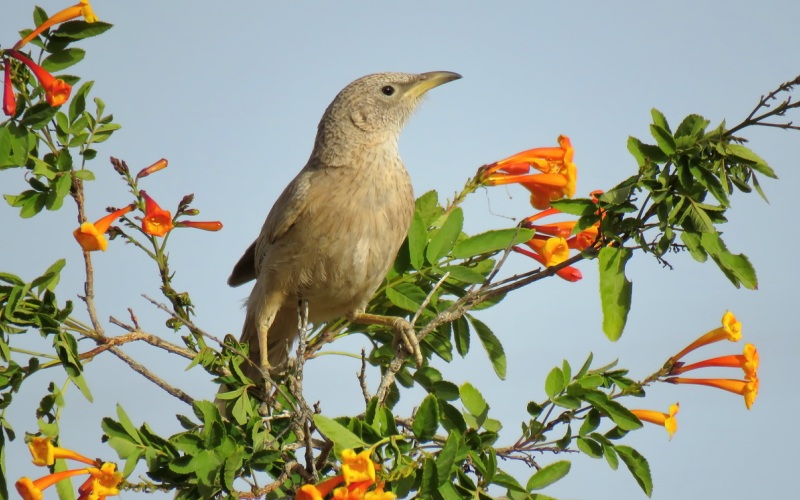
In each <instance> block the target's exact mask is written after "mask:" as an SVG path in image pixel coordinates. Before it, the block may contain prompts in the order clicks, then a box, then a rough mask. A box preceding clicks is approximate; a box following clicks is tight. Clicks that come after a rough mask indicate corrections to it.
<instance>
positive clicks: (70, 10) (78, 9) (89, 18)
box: [14, 0, 97, 50]
mask: <svg viewBox="0 0 800 500" xmlns="http://www.w3.org/2000/svg"><path fill="white" fill-rule="evenodd" d="M80 16H83V19H84V20H85V21H86V22H87V23H94V22H97V16H95V15H94V11H93V10H92V6H91V5H90V4H89V0H80V3H78V4H76V5H73V6H72V7H67V8H66V9H64V10H62V11H61V12H56V13H55V14H54V15H52V16H50V17H49V18H48V19H47V20H46V21H45V22H43V23H42V24H40V25H39V27H37V28H36V29H35V30H33V31H31V32H30V33H28V36H26V37H25V38H23V39H22V40H20V41H19V42H17V43H16V44H15V45H14V50H17V49H19V48H21V47H22V46H23V45H25V44H26V43H28V42H30V41H31V40H33V39H34V38H36V37H37V36H39V35H40V34H41V33H42V32H43V31H44V30H46V29H47V28H49V27H51V26H53V25H55V24H58V23H63V22H64V21H69V20H71V19H75V18H76V17H80Z"/></svg>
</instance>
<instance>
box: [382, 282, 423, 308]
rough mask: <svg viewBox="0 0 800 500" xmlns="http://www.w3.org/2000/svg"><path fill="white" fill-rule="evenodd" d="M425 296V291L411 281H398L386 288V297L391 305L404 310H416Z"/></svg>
mask: <svg viewBox="0 0 800 500" xmlns="http://www.w3.org/2000/svg"><path fill="white" fill-rule="evenodd" d="M425 297H426V295H425V292H424V291H422V289H421V288H420V287H418V286H417V285H413V284H411V283H398V284H396V285H394V286H393V287H391V288H387V289H386V298H388V299H389V301H390V302H391V303H392V304H393V305H395V306H397V307H399V308H400V309H404V310H406V311H411V312H417V310H418V309H419V308H420V306H421V305H422V303H423V302H424V301H425Z"/></svg>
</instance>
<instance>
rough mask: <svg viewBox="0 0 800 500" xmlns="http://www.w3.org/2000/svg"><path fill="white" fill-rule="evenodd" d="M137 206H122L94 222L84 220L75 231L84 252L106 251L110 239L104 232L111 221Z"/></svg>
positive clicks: (74, 233)
mask: <svg viewBox="0 0 800 500" xmlns="http://www.w3.org/2000/svg"><path fill="white" fill-rule="evenodd" d="M134 208H135V205H128V206H127V207H124V208H120V209H119V210H117V211H116V212H113V213H110V214H108V215H106V216H105V217H103V218H102V219H100V220H98V221H97V222H95V223H94V224H92V223H91V222H84V223H83V224H81V227H79V228H78V229H76V230H75V231H73V233H72V234H73V235H74V236H75V239H76V240H78V244H79V245H80V246H81V248H83V251H84V252H94V251H97V250H102V251H104V252H105V251H106V248H108V240H106V238H105V236H103V234H104V233H105V232H106V231H108V228H109V227H111V223H112V222H114V221H115V220H116V219H117V218H118V217H122V216H123V215H125V214H127V213H128V212H130V211H131V210H133V209H134Z"/></svg>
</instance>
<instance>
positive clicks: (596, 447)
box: [575, 437, 603, 458]
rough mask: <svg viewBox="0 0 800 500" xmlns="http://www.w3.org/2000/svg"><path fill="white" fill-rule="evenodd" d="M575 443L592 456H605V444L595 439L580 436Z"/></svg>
mask: <svg viewBox="0 0 800 500" xmlns="http://www.w3.org/2000/svg"><path fill="white" fill-rule="evenodd" d="M575 445H576V446H577V447H578V449H579V450H581V451H582V452H583V453H585V454H586V455H588V456H590V457H592V458H600V457H602V456H603V446H602V445H601V444H600V443H598V442H597V441H595V440H594V439H588V438H583V437H578V439H576V440H575Z"/></svg>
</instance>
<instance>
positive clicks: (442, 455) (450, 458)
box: [436, 432, 462, 486]
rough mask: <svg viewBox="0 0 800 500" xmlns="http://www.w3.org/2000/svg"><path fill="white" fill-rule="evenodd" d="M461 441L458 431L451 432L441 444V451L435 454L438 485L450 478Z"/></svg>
mask: <svg viewBox="0 0 800 500" xmlns="http://www.w3.org/2000/svg"><path fill="white" fill-rule="evenodd" d="M461 441H462V440H461V435H460V434H459V433H458V432H451V433H450V435H449V436H447V440H446V441H445V442H444V446H442V451H440V452H439V454H438V455H437V456H436V475H437V477H438V479H439V486H441V485H443V484H445V483H447V482H449V480H450V476H451V475H452V472H453V465H454V464H455V461H456V455H457V454H458V449H459V448H460V447H461Z"/></svg>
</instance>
